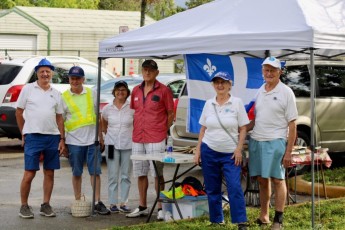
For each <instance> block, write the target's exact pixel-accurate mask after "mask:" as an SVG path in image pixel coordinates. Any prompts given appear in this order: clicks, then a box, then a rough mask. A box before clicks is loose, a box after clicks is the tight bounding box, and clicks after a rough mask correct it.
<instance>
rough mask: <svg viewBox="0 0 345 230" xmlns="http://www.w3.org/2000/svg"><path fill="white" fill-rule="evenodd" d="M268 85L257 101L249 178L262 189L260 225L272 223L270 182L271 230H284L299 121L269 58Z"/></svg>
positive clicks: (292, 100)
mask: <svg viewBox="0 0 345 230" xmlns="http://www.w3.org/2000/svg"><path fill="white" fill-rule="evenodd" d="M262 73H263V76H264V79H265V84H264V85H262V86H261V88H260V89H259V91H258V94H257V98H256V101H255V119H254V120H252V121H251V123H250V124H249V125H248V129H249V130H250V129H253V132H252V134H251V139H250V141H249V174H250V176H251V177H257V179H258V182H259V185H260V206H261V210H260V217H259V218H258V219H257V223H258V224H260V225H262V224H268V223H269V202H270V197H271V181H272V183H273V184H274V190H275V216H274V220H273V225H272V229H281V228H282V225H283V212H284V206H285V201H286V194H287V191H286V184H285V168H287V167H289V166H290V164H291V152H292V148H293V145H294V142H295V139H296V123H295V121H296V119H297V117H298V113H297V107H296V98H295V95H294V93H293V91H292V90H291V89H290V88H289V87H288V86H286V85H285V84H283V83H282V82H281V81H280V79H279V78H280V75H281V73H282V70H281V63H280V61H279V60H278V59H277V58H275V57H268V58H266V59H265V61H264V62H263V63H262Z"/></svg>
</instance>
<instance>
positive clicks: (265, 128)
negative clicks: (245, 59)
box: [251, 82, 298, 141]
mask: <svg viewBox="0 0 345 230" xmlns="http://www.w3.org/2000/svg"><path fill="white" fill-rule="evenodd" d="M297 118H298V112H297V106H296V98H295V95H294V93H293V91H292V90H291V89H290V88H289V87H288V86H286V85H285V84H283V83H282V82H279V83H278V85H277V86H276V87H275V88H274V89H273V90H271V91H270V92H267V91H266V90H265V85H262V86H261V88H260V89H259V91H258V94H257V98H256V101H255V126H254V129H253V132H252V134H251V138H253V139H255V140H257V141H270V140H274V139H278V138H283V139H287V136H288V123H289V122H290V121H293V120H296V119H297Z"/></svg>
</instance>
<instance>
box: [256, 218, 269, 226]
mask: <svg viewBox="0 0 345 230" xmlns="http://www.w3.org/2000/svg"><path fill="white" fill-rule="evenodd" d="M255 223H256V224H258V225H260V226H261V225H268V224H270V222H262V220H260V218H257V219H256V221H255Z"/></svg>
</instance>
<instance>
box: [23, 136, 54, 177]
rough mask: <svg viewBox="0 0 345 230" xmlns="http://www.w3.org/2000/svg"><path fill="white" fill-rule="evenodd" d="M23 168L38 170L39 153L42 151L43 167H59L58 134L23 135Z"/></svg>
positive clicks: (52, 168)
mask: <svg viewBox="0 0 345 230" xmlns="http://www.w3.org/2000/svg"><path fill="white" fill-rule="evenodd" d="M24 141H25V142H24V162H25V170H27V171H32V170H35V171H38V170H40V155H41V153H43V156H44V158H43V169H51V170H54V169H60V159H59V150H58V147H59V142H60V135H48V134H39V133H30V134H25V136H24Z"/></svg>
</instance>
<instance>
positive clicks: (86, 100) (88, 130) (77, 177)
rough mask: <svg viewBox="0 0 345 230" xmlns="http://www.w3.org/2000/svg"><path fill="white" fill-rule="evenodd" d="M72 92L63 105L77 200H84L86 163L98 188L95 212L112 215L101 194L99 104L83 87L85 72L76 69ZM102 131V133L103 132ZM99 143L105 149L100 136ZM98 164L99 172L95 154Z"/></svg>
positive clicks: (72, 73) (71, 79) (72, 71)
mask: <svg viewBox="0 0 345 230" xmlns="http://www.w3.org/2000/svg"><path fill="white" fill-rule="evenodd" d="M68 77H69V84H70V86H71V88H70V89H68V90H66V91H65V92H64V93H63V94H62V99H63V100H62V101H63V102H62V104H63V111H64V118H65V123H64V124H65V129H66V144H67V147H68V151H69V158H68V159H69V163H70V165H71V167H72V173H73V176H72V184H73V190H74V197H75V199H76V200H80V199H81V194H82V191H81V185H82V174H83V166H84V162H86V164H87V167H88V170H89V174H90V176H91V184H92V185H93V182H94V177H96V184H95V200H96V201H98V203H97V204H96V205H95V211H96V212H97V213H99V214H101V215H108V214H110V211H109V210H108V209H107V208H106V207H105V205H104V204H103V202H102V201H101V200H100V194H101V177H100V174H101V173H102V172H101V161H102V155H101V152H100V149H99V148H98V147H97V146H96V145H95V132H96V122H98V121H96V112H97V111H96V108H97V101H96V97H95V95H94V92H93V91H92V90H91V89H89V88H87V87H84V86H83V83H84V81H85V74H84V70H83V69H82V68H81V67H79V66H73V67H72V68H71V69H70V70H69V73H68ZM99 131H101V129H99ZM99 140H100V142H101V145H103V136H102V133H101V132H99ZM95 152H96V154H98V161H97V162H96V168H95V162H94V161H95V154H94V153H95Z"/></svg>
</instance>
